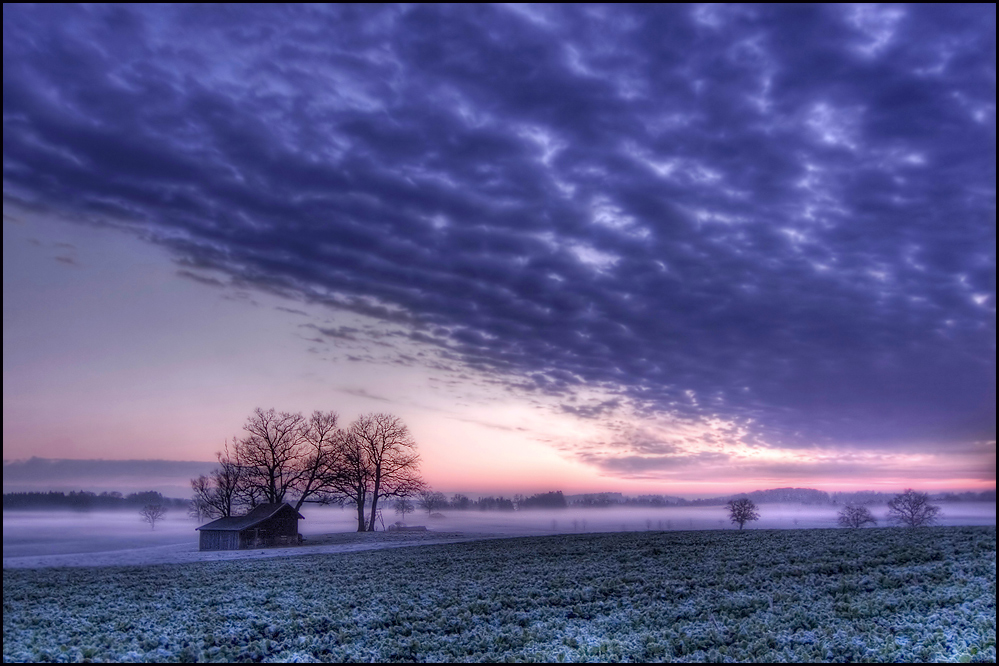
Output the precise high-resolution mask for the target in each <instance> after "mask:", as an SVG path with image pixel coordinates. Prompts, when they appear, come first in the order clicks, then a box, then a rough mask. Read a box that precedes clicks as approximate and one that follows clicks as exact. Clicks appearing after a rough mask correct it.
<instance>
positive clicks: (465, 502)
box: [451, 493, 472, 511]
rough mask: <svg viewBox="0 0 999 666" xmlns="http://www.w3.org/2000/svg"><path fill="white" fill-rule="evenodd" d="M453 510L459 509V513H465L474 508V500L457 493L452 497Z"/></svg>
mask: <svg viewBox="0 0 999 666" xmlns="http://www.w3.org/2000/svg"><path fill="white" fill-rule="evenodd" d="M451 508H452V509H457V510H458V511H465V510H467V509H471V508H472V500H471V499H469V498H468V497H467V496H466V495H462V494H461V493H455V494H454V495H452V496H451Z"/></svg>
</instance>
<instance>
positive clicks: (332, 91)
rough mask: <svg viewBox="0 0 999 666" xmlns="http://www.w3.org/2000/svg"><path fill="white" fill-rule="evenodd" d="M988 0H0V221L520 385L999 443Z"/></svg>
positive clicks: (881, 441)
mask: <svg viewBox="0 0 999 666" xmlns="http://www.w3.org/2000/svg"><path fill="white" fill-rule="evenodd" d="M994 12H995V8H994V7H992V6H971V5H963V6H954V7H951V6H927V7H921V6H918V7H917V6H905V7H903V6H899V7H893V8H891V9H885V10H881V9H871V10H859V9H851V8H840V7H838V6H824V5H822V6H818V5H817V6H807V7H799V8H797V9H796V10H795V11H793V12H787V11H784V10H783V9H780V8H776V7H766V6H746V7H728V6H725V7H722V6H719V7H715V8H712V9H710V10H709V9H704V8H691V7H688V6H661V7H635V8H613V9H611V8H580V7H553V8H537V9H530V10H524V11H510V10H508V9H504V8H496V7H485V6H483V7H446V6H431V5H419V6H412V7H381V8H375V9H368V10H365V11H358V10H356V9H354V8H350V7H345V6H343V7H341V6H333V7H262V8H250V7H244V8H239V9H238V10H236V9H233V8H227V7H221V6H220V7H204V6H198V7H186V6H176V7H151V8H146V7H103V6H102V7H71V8H66V9H65V11H61V12H59V13H53V12H51V11H49V10H47V9H45V8H44V7H36V8H32V7H22V6H10V7H8V6H5V8H4V27H3V30H4V47H3V48H4V65H3V67H4V82H3V87H4V96H3V100H4V101H3V104H4V197H5V204H9V205H10V206H11V207H12V208H23V209H26V210H30V209H38V208H42V209H47V210H55V211H58V212H61V213H66V214H71V215H72V216H73V217H74V218H75V219H80V220H90V221H93V222H97V221H101V222H104V223H115V224H122V225H126V226H129V227H131V228H139V229H140V230H141V231H142V233H144V234H145V235H147V236H149V237H152V238H155V239H157V240H158V242H160V243H163V244H165V245H167V246H168V247H170V248H171V249H172V251H173V252H174V253H175V254H176V255H177V256H178V257H179V258H182V259H183V261H184V262H186V264H185V265H188V266H197V267H203V268H209V269H213V270H216V271H222V272H223V273H225V274H227V275H229V276H230V277H231V279H232V280H233V281H234V282H235V283H236V284H238V285H246V286H253V287H255V288H266V289H270V290H273V291H274V292H276V293H281V294H286V295H291V296H294V297H296V298H299V299H306V300H309V301H313V302H319V303H326V304H329V305H334V306H336V307H340V308H344V309H349V310H351V311H353V312H357V313H361V314H364V315H366V316H371V317H376V318H378V319H380V320H382V321H383V322H385V325H386V326H390V325H391V326H398V327H402V328H404V329H406V330H408V331H409V334H410V335H413V336H419V337H421V338H422V340H423V341H424V342H426V343H427V344H431V345H432V346H435V347H436V348H437V349H438V350H439V351H440V353H442V354H443V353H446V354H447V355H448V357H449V358H450V359H453V360H457V361H460V362H461V363H462V364H464V365H465V366H466V367H470V368H473V369H476V370H478V371H480V372H483V373H490V374H492V375H494V376H496V377H500V378H503V381H507V382H511V383H512V384H513V385H517V386H520V387H522V388H523V389H524V390H532V391H537V392H542V393H548V394H552V395H560V396H572V395H574V394H575V393H576V392H577V391H578V390H579V387H580V386H586V387H597V388H599V389H601V390H606V391H608V392H610V393H612V394H613V395H615V396H617V398H616V399H620V400H627V401H630V402H631V403H632V404H634V405H636V406H638V408H641V409H643V410H646V411H648V412H650V413H662V414H667V413H668V414H679V415H681V416H683V417H685V418H696V419H702V420H710V419H712V418H724V419H726V420H729V421H731V422H733V423H736V422H737V423H742V424H752V426H751V427H752V428H753V429H754V430H755V431H757V432H758V433H765V434H766V436H767V437H768V438H769V439H768V441H770V442H772V443H773V445H775V446H789V447H804V448H807V447H810V446H813V445H815V444H816V443H821V444H823V445H830V444H832V443H849V444H851V445H865V446H879V447H894V446H899V447H905V446H911V445H912V443H913V442H916V443H918V442H944V443H947V442H961V441H978V440H983V439H992V438H994V437H995V308H994V303H995V132H994V127H995V65H994V63H995V34H994V29H993V28H991V26H994V17H995V14H994ZM664 35H668V39H665V38H664V37H663V36H664ZM189 277H190V276H189ZM983 297H984V298H983ZM979 301H981V302H979ZM983 304H984V305H983ZM990 304H991V305H990ZM334 337H335V336H334ZM356 358H358V359H361V358H363V357H362V356H359V355H358V356H356ZM397 360H398V361H399V362H404V363H405V362H410V361H407V360H406V359H402V358H400V359H397ZM562 404H564V405H571V404H572V403H571V402H569V401H568V400H564V401H563V402H562ZM566 409H568V410H569V411H572V410H573V409H575V410H576V413H578V414H580V415H581V416H597V415H598V414H599V410H598V411H592V409H590V408H583V407H566ZM588 409H590V411H587V410H588ZM629 464H634V465H637V466H641V464H640V460H638V459H635V461H633V462H632V463H629Z"/></svg>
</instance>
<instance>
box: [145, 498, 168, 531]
mask: <svg viewBox="0 0 999 666" xmlns="http://www.w3.org/2000/svg"><path fill="white" fill-rule="evenodd" d="M139 515H140V516H142V520H143V521H145V522H147V523H149V528H150V529H153V530H155V529H156V523H157V522H158V521H160V520H162V519H163V517H164V516H165V515H166V508H165V507H164V506H163V505H162V504H147V505H146V506H144V507H142V509H141V510H140V511H139Z"/></svg>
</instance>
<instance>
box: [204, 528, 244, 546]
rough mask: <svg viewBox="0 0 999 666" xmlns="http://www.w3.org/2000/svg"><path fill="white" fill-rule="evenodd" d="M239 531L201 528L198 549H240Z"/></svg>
mask: <svg viewBox="0 0 999 666" xmlns="http://www.w3.org/2000/svg"><path fill="white" fill-rule="evenodd" d="M239 546H240V544H239V532H232V531H224V530H201V536H200V537H199V539H198V550H239Z"/></svg>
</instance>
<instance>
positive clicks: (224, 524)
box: [195, 502, 305, 532]
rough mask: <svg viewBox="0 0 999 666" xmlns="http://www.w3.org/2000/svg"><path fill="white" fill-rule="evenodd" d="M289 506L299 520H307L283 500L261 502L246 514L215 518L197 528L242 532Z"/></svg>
mask: <svg viewBox="0 0 999 666" xmlns="http://www.w3.org/2000/svg"><path fill="white" fill-rule="evenodd" d="M285 507H287V508H288V510H289V511H292V512H294V514H295V515H296V516H298V519H299V520H305V516H303V515H302V514H300V513H299V512H298V511H295V509H293V508H291V505H290V504H288V503H287V502H282V503H281V504H261V505H259V506H257V507H256V508H255V509H253V510H252V511H250V512H249V513H248V514H246V515H245V516H233V517H231V518H219V519H218V520H213V521H212V522H210V523H208V524H206V525H202V526H201V527H197V528H195V531H197V530H222V531H225V532H242V531H243V530H245V529H247V528H248V527H253V526H255V525H259V524H260V523H262V522H264V521H265V520H267V519H268V518H270V517H272V516H274V515H275V514H277V513H278V512H279V511H281V509H283V508H285Z"/></svg>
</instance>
